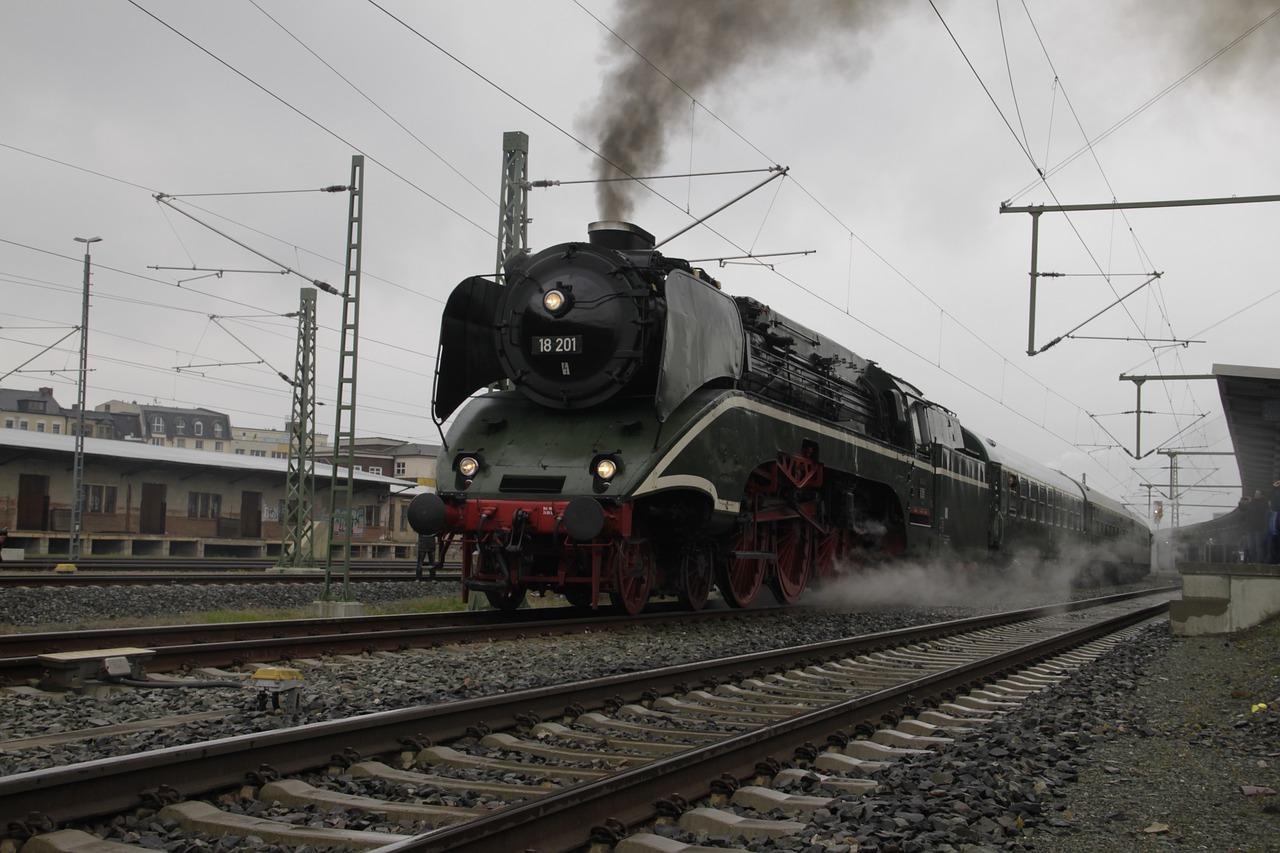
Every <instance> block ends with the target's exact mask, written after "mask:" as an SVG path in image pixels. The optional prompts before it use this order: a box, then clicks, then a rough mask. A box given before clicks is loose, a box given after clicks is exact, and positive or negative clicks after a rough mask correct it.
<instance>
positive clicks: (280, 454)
mask: <svg viewBox="0 0 1280 853" xmlns="http://www.w3.org/2000/svg"><path fill="white" fill-rule="evenodd" d="M271 458H272V459H288V458H289V454H288V453H285V452H284V451H283V450H273V451H271Z"/></svg>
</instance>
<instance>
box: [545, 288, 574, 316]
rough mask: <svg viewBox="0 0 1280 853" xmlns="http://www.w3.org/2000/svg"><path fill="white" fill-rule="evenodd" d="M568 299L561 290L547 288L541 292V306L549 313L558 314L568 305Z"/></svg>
mask: <svg viewBox="0 0 1280 853" xmlns="http://www.w3.org/2000/svg"><path fill="white" fill-rule="evenodd" d="M568 304H569V300H568V298H567V297H566V296H565V295H564V293H563V292H562V291H559V290H548V291H547V292H546V293H544V294H542V307H543V308H546V309H547V312H548V313H550V314H559V313H560V312H561V311H563V310H565V308H566V307H568Z"/></svg>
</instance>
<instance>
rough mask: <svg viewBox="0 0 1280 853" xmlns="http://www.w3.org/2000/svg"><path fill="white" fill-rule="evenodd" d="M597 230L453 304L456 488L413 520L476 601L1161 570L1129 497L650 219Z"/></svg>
mask: <svg viewBox="0 0 1280 853" xmlns="http://www.w3.org/2000/svg"><path fill="white" fill-rule="evenodd" d="M588 232H589V242H586V243H581V242H571V243H564V244H560V245H556V246H553V247H551V248H548V249H545V250H543V251H540V252H537V253H534V254H528V253H524V254H522V255H520V256H517V257H515V258H513V259H511V260H510V261H509V262H508V263H507V265H506V268H505V279H506V283H505V285H499V284H497V283H496V282H494V281H491V280H489V279H486V278H482V277H473V278H468V279H466V280H465V281H463V282H462V283H460V284H459V285H458V286H457V287H456V288H455V289H454V291H453V293H452V294H451V295H450V297H449V299H448V301H447V303H446V306H445V309H444V313H443V317H442V323H441V331H440V351H439V358H438V361H437V370H436V376H435V388H434V415H435V418H436V420H437V423H441V424H442V423H443V422H444V421H445V420H446V419H447V418H449V417H450V416H451V415H453V414H454V413H455V412H457V416H456V418H455V420H454V423H453V426H452V428H451V429H450V430H449V431H448V434H447V436H446V437H445V447H444V448H443V449H442V452H441V455H440V458H439V463H438V465H439V469H438V473H437V478H436V483H437V492H438V493H437V494H429V495H421V496H419V497H417V498H415V499H414V501H413V503H412V504H411V506H410V509H409V521H410V524H411V526H413V528H414V529H415V530H417V531H418V532H419V533H428V534H435V535H438V536H439V537H440V538H441V541H442V544H444V545H445V546H446V547H447V545H448V544H449V543H451V542H457V543H459V544H460V545H461V554H462V587H463V596H464V599H465V598H468V597H469V596H471V595H474V594H477V593H483V594H484V595H485V596H486V597H487V598H488V600H489V602H490V603H491V604H493V605H494V606H495V607H499V608H504V609H514V608H516V607H518V606H520V604H521V603H522V602H523V600H524V597H525V595H526V593H527V592H528V591H529V590H553V591H556V592H559V593H561V594H563V595H564V596H565V597H566V598H567V599H568V600H569V601H570V602H571V603H573V604H576V605H580V606H584V607H587V606H589V607H597V606H599V605H600V604H602V603H603V602H604V601H605V600H606V599H608V600H610V601H612V603H614V604H615V605H618V606H620V607H621V608H622V609H624V610H626V611H627V612H629V613H638V612H640V611H641V610H643V609H644V607H645V606H646V604H647V602H648V601H649V600H650V598H651V597H652V596H671V595H674V596H678V598H679V600H680V601H681V602H682V603H683V605H684V606H686V607H688V608H691V609H695V610H696V609H700V608H702V607H704V606H705V605H706V603H707V600H708V597H709V595H710V594H711V592H712V589H713V587H718V588H719V590H720V593H721V595H722V596H723V598H724V599H725V601H727V602H728V603H729V604H730V605H731V606H734V607H745V606H747V605H749V604H751V603H752V602H753V601H755V600H756V598H757V595H758V594H759V593H760V590H761V588H762V587H765V586H767V587H769V588H770V589H771V590H772V592H773V594H774V596H775V597H776V598H777V599H778V600H779V601H781V602H786V603H794V602H795V601H797V600H798V599H799V598H800V597H801V595H802V594H803V593H804V591H805V589H806V588H807V587H808V586H810V585H813V584H817V583H821V582H823V581H827V580H830V579H832V578H834V577H835V576H836V575H837V573H839V572H841V571H844V570H847V569H849V568H856V567H858V566H861V565H866V564H868V563H871V562H876V561H882V560H885V559H889V558H896V557H912V558H926V559H928V558H937V559H944V560H947V561H954V562H976V561H982V562H988V561H992V560H994V561H995V562H997V563H1005V564H1007V563H1009V562H1010V561H1012V560H1014V559H1018V558H1020V557H1021V558H1024V559H1025V558H1026V556H1027V555H1030V556H1031V557H1032V558H1033V559H1036V560H1054V559H1058V558H1061V557H1063V555H1064V554H1065V552H1066V551H1068V550H1076V549H1079V548H1081V547H1091V548H1093V549H1094V550H1095V553H1094V554H1093V555H1092V556H1091V557H1090V558H1089V559H1088V562H1089V563H1090V564H1091V565H1092V566H1093V568H1094V569H1095V570H1103V571H1106V572H1107V573H1108V574H1110V575H1111V576H1112V577H1113V578H1120V577H1123V576H1128V575H1134V574H1144V573H1145V572H1146V570H1147V560H1148V554H1149V553H1150V539H1151V534H1150V530H1149V528H1148V527H1147V525H1146V523H1145V522H1144V521H1143V520H1142V519H1141V518H1139V517H1137V516H1135V515H1133V514H1132V513H1130V512H1128V511H1127V510H1125V509H1124V508H1123V507H1122V506H1121V505H1120V504H1118V503H1117V502H1115V501H1113V500H1111V499H1109V498H1107V497H1105V496H1102V495H1099V494H1097V493H1096V492H1094V491H1092V490H1091V489H1089V488H1087V487H1086V486H1084V485H1082V484H1081V483H1078V482H1076V481H1075V480H1072V479H1070V478H1068V477H1066V476H1064V475H1062V474H1060V473H1058V472H1057V471H1054V470H1052V469H1049V468H1047V467H1045V466H1042V465H1039V464H1036V463H1034V462H1031V461H1030V460H1027V459H1024V458H1022V457H1020V456H1018V455H1016V454H1014V453H1012V452H1011V451H1008V450H1006V449H1004V448H1003V447H1000V446H997V445H996V443H995V442H992V441H990V440H986V439H982V438H980V437H979V436H977V435H975V434H974V433H972V432H970V431H969V430H967V429H965V428H964V427H962V426H961V424H960V421H959V419H958V418H957V417H956V415H955V414H954V413H952V412H951V411H949V410H947V409H945V408H943V407H942V406H940V405H937V404H936V403H933V402H930V401H929V400H928V399H926V398H925V397H924V395H923V394H921V392H920V391H919V390H918V389H917V388H915V387H914V386H912V385H911V384H909V383H907V382H905V381H903V380H902V379H899V378H898V377H896V376H893V375H892V374H890V373H888V372H886V371H885V370H883V369H882V368H881V367H880V366H879V365H877V364H876V363H875V362H872V361H868V360H866V359H863V358H861V357H859V356H858V355H856V354H854V353H853V352H851V351H849V350H848V349H846V348H844V347H842V346H840V345H839V344H837V343H835V342H833V341H831V340H830V339H828V338H825V337H824V336H822V335H820V334H818V333H817V332H815V331H813V330H811V329H808V328H805V327H804V326H802V325H800V324H799V323H796V322H794V321H792V320H790V319H788V318H786V317H783V316H781V315H779V314H777V313H775V312H774V311H773V310H772V309H771V308H770V307H769V306H768V305H765V304H763V303H761V302H759V301H757V300H755V299H751V298H748V297H743V296H736V297H735V296H730V295H728V294H726V293H725V292H724V291H723V290H722V289H721V287H720V284H719V283H718V282H717V281H715V280H714V279H712V278H711V277H710V276H709V275H707V273H706V271H705V270H702V269H699V268H695V267H693V266H691V265H690V264H689V263H688V262H686V261H684V260H680V259H677V258H669V257H665V256H664V255H662V254H661V253H660V252H658V251H657V250H656V248H655V243H654V240H653V237H652V235H650V234H649V233H648V232H646V231H644V230H643V229H641V228H639V227H637V226H635V225H632V224H629V223H622V222H597V223H593V224H592V225H591V226H590V227H589V229H588ZM484 389H487V393H481V394H478V395H476V392H478V391H481V390H484ZM473 395H476V396H474V397H473ZM469 398H470V399H469ZM464 403H465V405H464ZM460 407H461V410H460V411H459V408H460Z"/></svg>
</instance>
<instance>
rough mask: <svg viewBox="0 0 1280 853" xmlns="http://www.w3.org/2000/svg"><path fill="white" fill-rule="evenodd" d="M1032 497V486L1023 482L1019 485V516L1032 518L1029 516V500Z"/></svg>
mask: <svg viewBox="0 0 1280 853" xmlns="http://www.w3.org/2000/svg"><path fill="white" fill-rule="evenodd" d="M1030 496H1031V484H1030V483H1028V482H1027V481H1026V480H1023V481H1022V482H1020V483H1019V484H1018V514H1019V515H1021V516H1022V517H1023V518H1030V517H1031V516H1029V515H1027V509H1028V507H1027V498H1029V497H1030Z"/></svg>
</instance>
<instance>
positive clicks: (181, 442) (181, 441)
mask: <svg viewBox="0 0 1280 853" xmlns="http://www.w3.org/2000/svg"><path fill="white" fill-rule="evenodd" d="M173 446H174V447H186V446H187V440H186V439H185V438H175V439H174V440H173Z"/></svg>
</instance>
